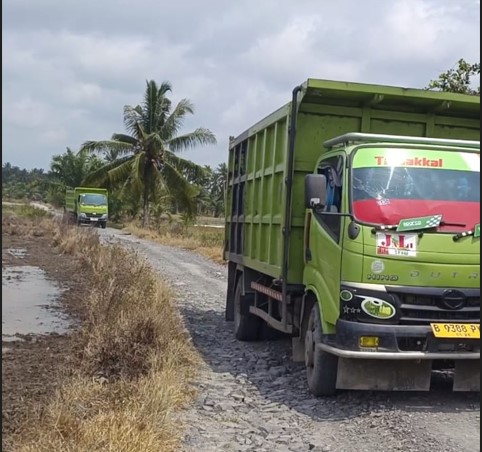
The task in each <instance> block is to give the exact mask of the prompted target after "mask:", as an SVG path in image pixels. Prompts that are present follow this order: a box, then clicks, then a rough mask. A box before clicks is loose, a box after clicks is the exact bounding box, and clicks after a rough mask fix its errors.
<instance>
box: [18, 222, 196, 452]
mask: <svg viewBox="0 0 482 452" xmlns="http://www.w3.org/2000/svg"><path fill="white" fill-rule="evenodd" d="M53 241H54V245H56V246H57V247H59V249H60V250H62V252H64V253H68V254H70V255H71V256H72V258H73V259H77V260H78V261H79V262H80V268H81V269H82V272H84V273H85V281H86V283H85V294H86V303H87V307H86V309H87V316H86V320H85V323H84V325H83V326H82V329H81V332H80V335H81V340H82V343H83V352H82V358H81V365H80V368H79V369H78V370H77V372H75V375H74V376H73V377H72V378H71V379H70V380H69V381H67V382H66V383H65V384H64V385H63V386H62V387H61V389H60V390H59V391H58V393H57V395H56V397H55V398H54V399H53V400H52V402H51V403H50V404H49V405H48V406H47V407H45V408H44V409H42V411H39V413H38V414H37V416H36V418H35V419H31V420H30V422H29V424H28V426H27V427H26V429H25V433H24V434H23V436H22V439H21V440H19V441H18V443H17V444H16V445H15V448H14V450H16V451H25V452H27V451H28V452H34V451H35V452H43V451H45V452H47V451H49V452H57V451H58V452H60V451H62V452H70V451H72V452H87V451H116V452H121V451H125V452H141V451H142V452H150V451H152V452H154V451H155V452H159V451H166V452H169V451H174V450H179V444H180V441H181V437H182V430H183V426H182V423H181V422H180V417H179V412H180V410H181V408H182V407H184V406H185V405H186V403H188V402H189V400H190V399H191V398H192V396H193V394H194V393H193V389H192V387H191V386H190V383H189V382H190V379H191V378H192V377H193V375H194V373H195V369H196V367H197V364H198V359H199V358H198V356H197V355H196V353H195V351H194V348H193V346H192V344H191V342H190V338H189V335H188V333H187V331H186V330H185V328H184V325H183V322H182V319H181V317H180V315H179V312H178V311H177V309H176V308H175V306H174V305H173V303H172V301H171V299H172V294H171V292H170V290H169V288H168V287H167V286H166V285H165V284H164V283H163V282H162V281H160V280H159V278H158V276H157V275H156V274H155V273H154V272H153V270H152V269H151V268H150V267H149V266H148V265H147V264H146V262H144V261H143V260H142V259H141V258H140V257H138V256H136V255H135V254H132V253H130V252H127V251H126V250H124V249H122V248H121V247H119V246H102V245H101V244H100V243H99V238H98V236H97V234H95V232H93V231H91V230H84V229H80V228H76V227H71V226H67V225H64V224H60V223H55V225H54V226H53Z"/></svg>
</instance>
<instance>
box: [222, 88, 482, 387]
mask: <svg viewBox="0 0 482 452" xmlns="http://www.w3.org/2000/svg"><path fill="white" fill-rule="evenodd" d="M479 112H480V97H478V96H468V95H462V94H454V93H443V92H432V91H426V90H419V89H405V88H399V87H391V86H380V85H368V84H360V83H349V82H336V81H329V80H317V79H308V80H307V81H306V82H305V83H303V84H302V85H300V86H297V87H295V88H294V90H293V92H292V99H291V102H289V103H288V104H286V105H285V106H283V107H281V108H280V109H278V110H277V111H275V112H274V113H272V114H271V115H269V116H268V117H266V118H264V119H262V120H261V121H259V122H258V123H256V124H255V125H253V126H252V127H251V128H249V129H248V130H246V131H245V132H244V133H242V134H241V135H239V136H238V137H237V138H235V139H234V140H232V141H231V142H230V144H229V160H228V183H227V190H226V224H225V226H226V227H225V234H226V236H225V249H224V257H225V259H226V260H227V261H228V287H227V296H226V319H227V320H228V321H233V322H234V332H235V335H236V337H237V338H238V339H239V340H245V341H249V340H258V339H260V336H262V332H263V331H264V330H265V328H266V324H267V325H268V326H269V327H271V328H273V329H275V330H278V331H281V332H284V333H286V334H288V335H289V336H291V337H292V343H293V359H295V360H297V361H304V362H305V365H306V374H307V380H308V386H309V388H310V390H311V392H312V393H313V394H315V395H330V394H333V393H334V392H335V391H336V389H371V390H389V391H391V390H429V389H430V383H431V374H432V370H434V369H452V371H453V375H454V379H453V390H454V391H479V390H480V368H479V366H480V342H479V340H480V270H479V265H480V248H479V247H480V142H479V133H480V120H479Z"/></svg>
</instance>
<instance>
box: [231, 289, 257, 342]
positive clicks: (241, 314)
mask: <svg viewBox="0 0 482 452" xmlns="http://www.w3.org/2000/svg"><path fill="white" fill-rule="evenodd" d="M242 290H243V288H242V282H241V281H238V283H237V284H236V290H235V292H234V334H235V336H236V339H238V340H240V341H255V340H257V339H259V335H260V331H261V323H262V320H261V319H260V318H259V317H257V316H255V315H253V314H250V313H249V312H247V310H248V309H249V308H248V306H246V303H249V298H248V297H249V296H247V295H242Z"/></svg>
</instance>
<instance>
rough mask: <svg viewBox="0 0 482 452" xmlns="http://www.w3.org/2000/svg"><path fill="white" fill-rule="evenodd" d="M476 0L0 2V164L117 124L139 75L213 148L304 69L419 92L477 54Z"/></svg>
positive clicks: (204, 150) (276, 103)
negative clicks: (165, 84)
mask: <svg viewBox="0 0 482 452" xmlns="http://www.w3.org/2000/svg"><path fill="white" fill-rule="evenodd" d="M479 7H480V2H479V0H363V1H360V0H324V1H322V0H299V1H293V0H257V1H255V0H238V1H227V0H204V1H199V0H198V1H196V0H176V1H172V2H167V1H162V0H136V1H134V0H117V1H115V0H83V1H73V0H3V1H2V12H3V22H2V25H3V31H2V35H3V36H2V37H3V40H2V48H3V60H2V65H3V67H2V69H3V71H2V91H3V96H2V97H3V100H2V109H3V114H2V127H3V134H2V150H3V163H5V162H10V163H12V164H13V165H17V166H20V167H22V168H27V169H31V168H33V167H37V168H45V169H48V167H49V165H50V161H51V158H52V156H53V155H55V154H62V153H64V152H65V150H66V147H69V148H71V149H72V150H74V151H77V150H78V149H79V147H80V145H81V144H82V143H83V142H84V141H86V140H100V139H108V138H110V136H111V135H112V133H113V132H125V129H124V127H123V122H122V111H123V106H124V105H126V104H128V105H137V104H138V103H140V102H141V100H142V97H143V94H144V90H145V83H146V80H148V79H149V80H150V79H154V80H156V81H157V82H159V83H161V82H162V81H169V82H171V84H172V86H173V92H172V94H171V98H172V100H173V101H178V100H180V99H181V98H189V99H190V100H191V101H192V102H193V103H194V106H195V114H194V115H193V116H191V117H189V119H188V120H187V121H186V122H185V131H190V130H193V129H194V128H196V127H206V128H209V129H210V130H212V131H213V132H214V133H215V135H216V137H217V140H218V144H217V145H216V146H205V147H197V148H195V149H193V150H190V151H188V152H186V153H185V154H184V156H185V157H186V158H189V159H191V160H193V161H195V162H197V163H199V164H203V165H204V164H206V165H211V166H216V165H217V164H218V163H221V162H224V161H225V160H226V156H227V142H228V137H229V136H230V135H238V134H240V133H241V132H243V131H244V130H245V129H246V128H248V127H249V126H250V125H252V123H254V122H256V121H257V120H258V119H261V118H262V117H264V116H266V115H267V114H269V113H270V112H271V111H272V110H274V109H276V108H278V107H280V106H281V105H283V104H284V103H286V102H288V101H289V100H290V95H291V91H292V89H293V87H294V86H296V85H298V84H300V83H302V82H303V81H304V80H306V79H307V78H323V79H335V80H337V79H340V80H346V81H356V82H367V83H380V84H387V85H397V86H404V87H414V88H424V87H425V86H426V85H427V84H428V82H429V81H430V80H431V79H434V78H437V76H438V75H439V74H440V73H441V72H444V71H445V70H447V69H449V68H451V67H453V66H455V65H456V62H457V61H458V59H460V58H464V59H465V60H467V61H468V62H470V63H475V62H478V61H480V56H479V54H480V46H479V36H480V14H479Z"/></svg>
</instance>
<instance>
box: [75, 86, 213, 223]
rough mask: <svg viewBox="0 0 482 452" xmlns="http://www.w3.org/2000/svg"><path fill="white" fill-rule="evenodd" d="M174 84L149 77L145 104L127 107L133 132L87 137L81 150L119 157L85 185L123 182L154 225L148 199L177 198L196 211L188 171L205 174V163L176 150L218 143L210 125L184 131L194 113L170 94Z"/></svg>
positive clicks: (184, 101)
mask: <svg viewBox="0 0 482 452" xmlns="http://www.w3.org/2000/svg"><path fill="white" fill-rule="evenodd" d="M170 91H171V85H170V84H169V83H168V82H163V83H162V84H161V85H160V86H158V85H157V84H156V82H155V81H154V80H150V81H148V82H147V87H146V92H145V95H144V102H143V103H142V105H138V106H136V107H131V106H130V105H126V106H125V107H124V125H125V128H126V129H127V131H128V133H129V135H125V134H121V133H114V134H113V135H112V138H111V139H110V140H107V141H86V142H85V143H84V144H83V145H82V147H81V150H80V154H81V155H83V154H85V153H90V152H98V153H105V152H108V153H109V155H114V156H117V158H115V159H114V160H113V161H111V162H107V163H106V164H105V165H104V166H102V167H101V168H100V169H99V170H97V171H94V172H92V173H91V174H90V175H89V176H88V177H87V178H86V179H85V180H84V185H87V186H88V185H91V184H92V183H95V184H103V185H105V186H108V187H112V186H114V187H117V186H119V185H120V186H121V187H122V188H123V190H121V193H122V191H124V190H129V191H130V192H131V193H133V194H134V196H136V197H137V198H138V199H139V200H140V199H142V205H143V217H142V219H143V225H144V226H147V225H148V224H149V216H150V215H149V213H150V212H149V202H150V201H151V200H152V201H155V200H156V199H159V197H164V198H165V199H166V198H167V199H175V200H176V204H177V206H180V207H183V208H184V209H186V211H187V213H188V214H192V213H194V211H195V210H194V207H195V203H193V199H194V198H195V197H196V195H197V194H198V193H199V190H198V189H197V188H196V186H195V185H194V184H192V183H190V182H189V181H188V180H187V179H186V177H184V174H183V172H189V173H191V174H193V175H194V177H196V178H197V177H200V176H201V177H202V175H203V172H204V170H203V168H202V167H200V166H199V165H196V164H195V163H193V162H191V161H189V160H185V159H182V158H180V157H178V155H177V153H178V152H180V151H182V150H185V149H187V148H190V147H194V146H195V145H203V144H215V143H216V138H215V137H214V134H213V133H212V132H211V131H210V130H208V129H205V128H197V129H196V130H194V131H193V132H189V133H185V134H182V135H179V134H178V133H179V131H180V128H181V126H182V124H183V120H184V118H185V116H186V115H187V114H192V113H193V112H194V107H193V105H192V104H191V102H190V101H189V100H188V99H182V100H181V101H180V102H179V103H178V104H177V105H176V106H175V107H174V108H173V107H172V102H171V100H170V99H169V98H168V97H167V94H168V93H169V92H170Z"/></svg>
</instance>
